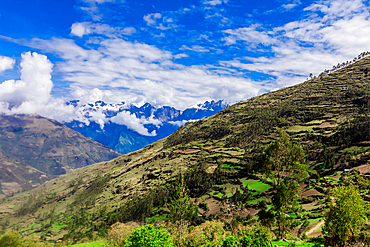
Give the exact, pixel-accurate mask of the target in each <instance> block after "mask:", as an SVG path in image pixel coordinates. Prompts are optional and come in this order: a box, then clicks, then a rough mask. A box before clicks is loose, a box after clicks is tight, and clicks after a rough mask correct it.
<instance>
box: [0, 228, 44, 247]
mask: <svg viewBox="0 0 370 247" xmlns="http://www.w3.org/2000/svg"><path fill="white" fill-rule="evenodd" d="M0 246H1V247H42V246H46V245H45V244H44V243H42V242H40V241H39V238H38V237H37V236H32V237H24V238H21V235H20V234H19V233H18V232H16V231H9V232H6V233H5V234H3V235H1V236H0Z"/></svg>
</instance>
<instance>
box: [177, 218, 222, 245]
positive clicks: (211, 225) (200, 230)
mask: <svg viewBox="0 0 370 247" xmlns="http://www.w3.org/2000/svg"><path fill="white" fill-rule="evenodd" d="M223 227H224V224H223V223H222V222H220V221H206V222H205V223H203V224H201V225H199V226H196V227H194V228H193V229H192V231H191V232H190V233H187V234H185V236H184V238H183V242H182V245H183V246H189V247H190V246H202V247H205V246H218V245H220V244H221V242H222V238H223V236H224V234H225V230H224V228H223Z"/></svg>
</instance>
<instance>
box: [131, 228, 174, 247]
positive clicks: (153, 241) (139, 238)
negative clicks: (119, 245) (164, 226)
mask: <svg viewBox="0 0 370 247" xmlns="http://www.w3.org/2000/svg"><path fill="white" fill-rule="evenodd" d="M124 246H125V247H172V246H174V245H173V244H172V238H171V236H170V234H168V233H166V232H164V231H163V230H160V229H156V228H155V227H154V226H152V225H146V226H142V227H139V228H136V229H135V230H134V231H133V232H132V234H131V235H130V236H129V238H128V239H127V240H126V241H125V245H124Z"/></svg>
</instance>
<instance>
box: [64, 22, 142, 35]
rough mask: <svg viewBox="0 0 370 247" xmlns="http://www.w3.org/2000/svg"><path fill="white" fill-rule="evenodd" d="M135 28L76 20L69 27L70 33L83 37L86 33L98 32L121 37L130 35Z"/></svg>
mask: <svg viewBox="0 0 370 247" xmlns="http://www.w3.org/2000/svg"><path fill="white" fill-rule="evenodd" d="M135 32H136V30H135V28H133V27H125V28H120V27H111V26H109V25H107V24H100V23H91V22H77V23H74V24H73V25H72V27H71V35H74V36H78V37H80V38H81V37H83V36H84V35H88V34H100V35H105V36H107V37H111V38H112V37H121V36H123V35H131V34H133V33H135Z"/></svg>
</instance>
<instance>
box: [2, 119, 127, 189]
mask: <svg viewBox="0 0 370 247" xmlns="http://www.w3.org/2000/svg"><path fill="white" fill-rule="evenodd" d="M119 155H120V154H119V153H118V152H116V151H114V150H111V149H109V148H108V147H106V146H104V145H102V144H100V143H98V142H96V141H94V140H91V139H90V138H87V137H85V136H83V135H81V134H80V133H78V132H76V131H74V130H71V129H69V128H68V127H66V126H65V125H63V124H61V123H59V122H57V121H54V120H51V119H47V118H43V117H40V116H37V115H32V116H31V115H15V116H6V115H2V116H0V182H1V184H2V186H1V187H2V191H3V192H5V193H6V192H9V191H12V190H13V191H14V190H15V189H25V188H32V187H34V186H37V185H39V184H41V183H43V182H45V181H46V180H50V179H51V178H54V177H56V176H57V175H61V174H64V173H66V172H67V171H69V170H72V169H76V168H80V167H84V166H87V165H91V164H93V163H96V162H100V161H104V160H110V159H113V158H116V157H118V156H119Z"/></svg>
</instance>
